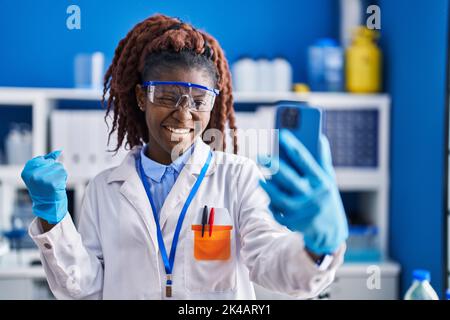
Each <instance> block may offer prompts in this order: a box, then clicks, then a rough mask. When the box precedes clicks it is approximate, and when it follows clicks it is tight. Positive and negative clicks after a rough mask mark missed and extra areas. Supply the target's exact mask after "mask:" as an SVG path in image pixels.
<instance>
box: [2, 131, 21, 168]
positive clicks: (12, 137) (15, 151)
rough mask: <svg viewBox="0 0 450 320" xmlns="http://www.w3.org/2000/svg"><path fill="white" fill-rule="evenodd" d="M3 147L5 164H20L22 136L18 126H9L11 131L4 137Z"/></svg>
mask: <svg viewBox="0 0 450 320" xmlns="http://www.w3.org/2000/svg"><path fill="white" fill-rule="evenodd" d="M5 147H6V162H7V164H11V165H17V164H22V162H21V161H22V158H23V157H22V155H21V150H22V134H21V133H20V128H19V126H18V125H17V124H15V123H14V124H13V125H12V126H11V130H10V131H9V133H8V135H7V137H6V141H5Z"/></svg>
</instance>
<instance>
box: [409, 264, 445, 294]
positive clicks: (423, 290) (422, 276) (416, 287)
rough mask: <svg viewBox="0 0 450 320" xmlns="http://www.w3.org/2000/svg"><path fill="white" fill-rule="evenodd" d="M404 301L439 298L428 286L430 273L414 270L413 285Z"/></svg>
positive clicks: (429, 285)
mask: <svg viewBox="0 0 450 320" xmlns="http://www.w3.org/2000/svg"><path fill="white" fill-rule="evenodd" d="M405 300H439V297H438V295H437V293H436V291H434V289H433V287H432V286H431V284H430V272H429V271H427V270H414V272H413V283H412V285H411V286H410V287H409V289H408V291H406V294H405Z"/></svg>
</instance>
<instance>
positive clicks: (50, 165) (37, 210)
mask: <svg viewBox="0 0 450 320" xmlns="http://www.w3.org/2000/svg"><path fill="white" fill-rule="evenodd" d="M60 154H61V151H60V150H58V151H53V152H50V153H48V154H46V155H45V156H39V157H35V158H33V159H31V160H29V161H28V162H27V163H26V164H25V167H24V169H23V171H22V174H21V177H22V180H23V181H24V182H25V185H26V186H27V188H28V193H29V194H30V197H31V200H32V201H33V213H34V214H35V215H36V216H38V217H39V218H41V219H44V220H46V221H47V222H49V223H51V224H56V223H58V222H60V221H61V220H62V219H63V218H64V216H65V215H66V213H67V194H66V181H67V172H66V170H64V167H63V165H62V164H61V163H60V162H56V159H57V158H58V157H59V155H60Z"/></svg>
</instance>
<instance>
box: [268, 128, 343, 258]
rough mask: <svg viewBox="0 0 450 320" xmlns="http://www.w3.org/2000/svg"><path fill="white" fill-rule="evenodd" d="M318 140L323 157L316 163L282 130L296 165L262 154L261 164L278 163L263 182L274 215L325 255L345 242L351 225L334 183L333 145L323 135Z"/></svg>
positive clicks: (283, 141) (285, 146)
mask: <svg viewBox="0 0 450 320" xmlns="http://www.w3.org/2000/svg"><path fill="white" fill-rule="evenodd" d="M319 142H320V143H319V145H320V150H321V151H320V160H319V161H317V162H316V161H315V160H314V158H313V157H312V155H311V154H310V153H309V152H308V150H307V149H306V148H305V147H304V146H303V144H301V142H300V141H299V140H297V138H296V137H295V136H294V135H293V134H292V133H291V132H290V131H289V130H286V129H282V130H281V131H280V148H281V149H283V150H284V152H285V153H286V155H287V156H288V157H289V158H290V162H291V163H292V164H293V166H292V167H291V166H289V165H287V163H286V162H284V161H283V160H282V159H278V158H275V157H274V158H273V159H270V158H267V157H262V156H261V157H260V158H259V162H260V164H261V165H263V166H266V167H269V166H270V167H273V166H275V167H277V168H278V170H277V172H276V173H274V174H273V175H272V179H271V180H267V182H263V181H261V182H260V184H261V186H262V188H263V189H264V190H265V191H266V193H267V194H268V196H269V197H270V209H271V211H272V213H273V216H274V218H275V219H276V220H277V221H278V222H279V223H280V224H281V225H284V226H286V227H287V228H289V229H290V230H292V231H300V232H301V233H303V239H304V242H305V246H306V248H308V249H309V250H310V251H311V252H313V253H315V254H318V255H323V254H325V255H326V254H330V253H334V252H336V251H337V249H338V248H339V247H340V246H341V245H342V244H343V242H344V241H345V239H346V238H347V236H348V226H347V219H346V216H345V212H344V207H343V205H342V200H341V198H340V195H339V191H338V188H337V185H336V182H335V177H334V171H333V166H332V163H331V152H330V149H329V148H330V147H329V145H328V143H327V140H326V138H325V137H324V136H321V139H320V140H319ZM278 161H279V163H278V164H275V165H274V162H278ZM300 173H302V175H301V174H300ZM285 190H289V191H290V193H289V194H288V193H286V192H285Z"/></svg>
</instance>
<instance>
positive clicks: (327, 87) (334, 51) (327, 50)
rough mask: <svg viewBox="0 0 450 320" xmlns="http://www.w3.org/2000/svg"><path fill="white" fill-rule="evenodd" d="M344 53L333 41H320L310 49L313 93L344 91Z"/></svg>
mask: <svg viewBox="0 0 450 320" xmlns="http://www.w3.org/2000/svg"><path fill="white" fill-rule="evenodd" d="M343 64H344V58H343V52H342V48H341V47H339V46H338V44H337V42H336V41H335V40H333V39H328V38H325V39H319V40H318V41H317V42H316V43H315V44H314V45H313V46H310V47H309V48H308V81H309V85H310V87H311V89H312V90H313V91H342V90H343V86H344V79H343Z"/></svg>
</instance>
